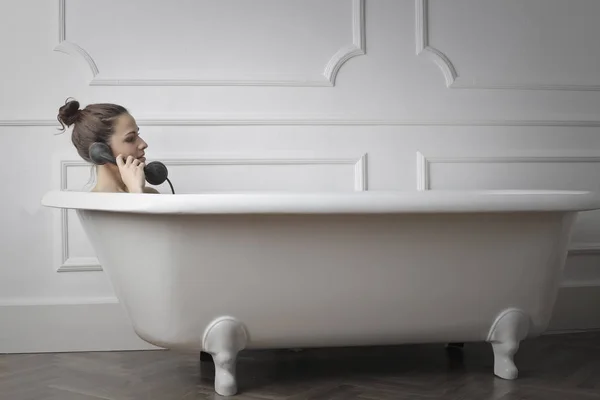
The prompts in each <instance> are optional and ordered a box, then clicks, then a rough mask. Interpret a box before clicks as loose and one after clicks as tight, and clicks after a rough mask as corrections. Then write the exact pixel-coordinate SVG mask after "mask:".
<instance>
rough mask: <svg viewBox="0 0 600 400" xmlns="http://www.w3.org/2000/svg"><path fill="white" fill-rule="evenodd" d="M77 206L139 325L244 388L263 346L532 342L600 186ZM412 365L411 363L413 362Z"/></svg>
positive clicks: (108, 199)
mask: <svg viewBox="0 0 600 400" xmlns="http://www.w3.org/2000/svg"><path fill="white" fill-rule="evenodd" d="M42 203H43V204H44V205H45V206H50V207H59V208H70V209H76V210H77V213H78V215H79V217H80V221H81V222H82V225H83V227H84V229H85V231H86V233H87V235H88V237H89V239H90V242H91V243H92V245H93V247H94V249H95V251H96V255H97V256H98V259H99V260H100V263H101V264H102V266H103V268H104V270H105V271H106V273H107V274H108V275H109V278H110V281H111V282H112V284H113V286H114V290H115V292H116V295H117V297H118V299H119V300H120V302H121V304H122V305H123V307H124V308H125V310H126V311H127V313H128V315H129V318H130V319H131V323H132V325H133V327H134V329H135V332H136V333H137V334H138V335H139V336H140V337H141V338H142V339H143V340H145V341H147V342H149V343H152V344H154V345H157V346H160V347H164V348H169V349H196V350H198V351H200V350H203V351H206V352H208V353H210V354H212V355H213V358H214V362H215V367H216V375H215V390H216V392H217V393H219V394H221V395H233V394H235V393H236V392H237V385H236V378H235V363H236V356H237V353H238V352H239V351H240V350H242V349H251V348H260V349H267V348H302V347H322V346H355V345H392V344H405V343H427V342H469V341H488V342H490V343H491V344H492V346H493V351H494V355H495V366H494V373H495V374H496V375H497V376H499V377H501V378H505V379H514V378H516V377H517V368H516V367H515V364H514V363H513V355H514V353H515V352H516V351H517V349H518V347H519V342H520V341H521V340H523V339H525V338H527V337H533V336H537V335H540V334H541V333H543V332H544V330H545V329H546V327H547V325H548V323H549V320H550V318H551V315H552V309H553V305H554V302H555V298H556V295H557V290H558V285H559V280H560V278H561V271H562V268H563V266H564V263H565V258H566V255H567V248H568V244H569V240H570V234H571V231H572V226H573V222H574V219H575V217H576V215H577V212H578V211H584V210H592V209H598V208H600V196H599V194H597V193H590V192H575V191H564V192H561V191H551V192H550V191H473V192H469V191H457V192H441V191H426V192H392V193H390V192H357V193H340V194H337V193H335V194H326V193H311V194H304V193H259V194H255V193H238V194H236V193H221V194H190V195H182V194H178V195H148V194H117V193H113V194H110V193H86V192H61V191H54V192H50V193H48V194H47V195H46V196H45V197H44V199H43V201H42ZM398 362H402V360H398Z"/></svg>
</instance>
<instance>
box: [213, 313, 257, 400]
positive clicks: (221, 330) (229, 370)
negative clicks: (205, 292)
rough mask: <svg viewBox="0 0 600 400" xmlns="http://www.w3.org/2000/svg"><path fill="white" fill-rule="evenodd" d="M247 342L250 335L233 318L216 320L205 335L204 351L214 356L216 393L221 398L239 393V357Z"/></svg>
mask: <svg viewBox="0 0 600 400" xmlns="http://www.w3.org/2000/svg"><path fill="white" fill-rule="evenodd" d="M247 341H248V335H247V334H246V329H245V328H244V326H243V324H242V323H240V322H239V321H238V320H236V319H235V318H231V317H222V318H218V319H216V320H214V321H213V322H212V323H211V324H210V325H209V326H208V328H207V329H206V331H205V333H204V339H203V350H204V351H205V352H207V353H209V354H211V355H212V358H213V361H214V363H215V391H216V392H217V393H218V394H219V395H221V396H233V395H234V394H236V393H237V380H236V371H235V367H236V361H237V355H238V353H239V352H240V351H241V350H243V349H244V348H245V347H246V343H247Z"/></svg>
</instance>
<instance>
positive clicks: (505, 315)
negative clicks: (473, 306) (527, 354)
mask: <svg viewBox="0 0 600 400" xmlns="http://www.w3.org/2000/svg"><path fill="white" fill-rule="evenodd" d="M528 333H529V317H528V316H527V314H525V312H523V311H521V310H518V309H515V308H510V309H507V310H504V311H503V312H502V313H500V315H499V316H498V317H497V318H496V321H495V322H494V324H493V325H492V328H491V329H490V332H489V334H488V338H487V342H489V343H491V344H492V348H493V350H494V374H495V375H496V376H498V377H500V378H503V379H516V378H517V376H518V373H519V371H518V369H517V367H516V365H515V362H514V355H515V354H516V353H517V350H519V344H520V342H521V341H522V340H524V339H525V338H526V337H527V335H528Z"/></svg>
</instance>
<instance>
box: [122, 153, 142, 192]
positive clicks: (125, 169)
mask: <svg viewBox="0 0 600 400" xmlns="http://www.w3.org/2000/svg"><path fill="white" fill-rule="evenodd" d="M117 166H118V167H119V172H120V173H121V179H122V180H123V183H124V184H125V186H127V189H129V192H130V193H143V192H144V186H145V184H146V175H145V174H144V163H142V162H140V160H138V159H135V158H133V157H132V156H129V157H127V160H125V161H124V160H123V156H122V155H121V154H119V155H118V156H117Z"/></svg>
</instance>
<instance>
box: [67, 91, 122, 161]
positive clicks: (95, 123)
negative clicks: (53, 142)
mask: <svg viewBox="0 0 600 400" xmlns="http://www.w3.org/2000/svg"><path fill="white" fill-rule="evenodd" d="M125 113H128V111H127V109H126V108H125V107H123V106H120V105H118V104H110V103H97V104H89V105H88V106H87V107H85V108H84V109H83V110H80V109H79V102H78V101H77V100H71V101H69V99H67V101H66V102H65V105H64V106H62V107H60V108H59V110H58V116H57V120H58V122H59V123H60V125H61V127H62V131H63V132H64V131H65V129H66V127H65V125H66V126H71V125H73V124H74V127H73V133H72V134H71V141H72V142H73V145H74V146H75V148H76V149H77V153H78V154H79V155H80V156H81V158H83V159H84V160H86V161H88V162H92V161H91V160H90V155H89V148H90V145H91V144H92V143H94V142H101V143H106V144H109V143H108V142H109V139H110V137H111V136H112V134H113V133H114V125H115V122H116V119H117V118H118V117H119V116H120V115H122V114H125Z"/></svg>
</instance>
